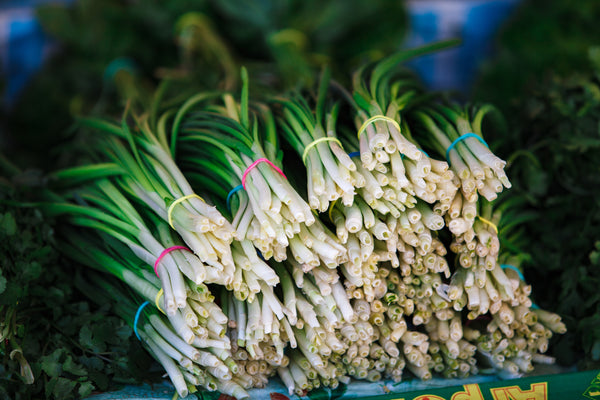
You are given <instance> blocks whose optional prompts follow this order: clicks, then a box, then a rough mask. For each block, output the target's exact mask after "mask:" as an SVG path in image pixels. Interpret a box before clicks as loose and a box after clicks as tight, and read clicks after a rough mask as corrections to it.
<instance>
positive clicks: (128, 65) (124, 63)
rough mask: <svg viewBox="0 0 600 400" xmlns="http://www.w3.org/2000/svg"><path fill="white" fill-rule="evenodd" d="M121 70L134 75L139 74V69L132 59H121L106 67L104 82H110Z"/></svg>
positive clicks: (116, 59)
mask: <svg viewBox="0 0 600 400" xmlns="http://www.w3.org/2000/svg"><path fill="white" fill-rule="evenodd" d="M121 70H125V71H129V72H131V73H132V74H134V75H135V74H136V73H137V67H136V65H135V63H134V62H133V60H132V59H131V58H127V57H119V58H115V59H114V60H112V61H111V62H110V64H108V65H107V66H106V69H105V70H104V80H105V81H110V80H111V79H112V78H113V77H114V76H115V75H116V74H117V72H119V71H121Z"/></svg>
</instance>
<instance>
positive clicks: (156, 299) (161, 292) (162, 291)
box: [154, 288, 166, 314]
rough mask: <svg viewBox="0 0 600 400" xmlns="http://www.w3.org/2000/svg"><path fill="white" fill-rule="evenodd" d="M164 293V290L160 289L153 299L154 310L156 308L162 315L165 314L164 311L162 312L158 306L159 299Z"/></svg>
mask: <svg viewBox="0 0 600 400" xmlns="http://www.w3.org/2000/svg"><path fill="white" fill-rule="evenodd" d="M164 293H165V291H164V290H162V288H161V289H160V290H159V291H158V293H156V297H155V298H154V304H156V308H158V310H159V311H160V312H161V313H163V314H166V313H165V311H164V310H163V309H162V308H160V305H159V301H160V297H161V296H162V295H163V294H164Z"/></svg>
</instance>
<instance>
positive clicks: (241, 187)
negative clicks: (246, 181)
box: [225, 185, 244, 211]
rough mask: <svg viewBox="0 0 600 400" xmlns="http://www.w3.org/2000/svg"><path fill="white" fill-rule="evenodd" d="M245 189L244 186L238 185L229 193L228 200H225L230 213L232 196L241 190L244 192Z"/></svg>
mask: <svg viewBox="0 0 600 400" xmlns="http://www.w3.org/2000/svg"><path fill="white" fill-rule="evenodd" d="M243 188H244V187H243V186H242V185H237V186H236V187H234V188H233V189H231V190H230V191H229V193H227V200H225V202H226V204H227V209H228V210H229V211H231V196H233V195H234V194H235V193H236V192H239V191H240V190H242V189H243Z"/></svg>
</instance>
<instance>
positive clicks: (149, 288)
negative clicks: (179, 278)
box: [60, 217, 248, 398]
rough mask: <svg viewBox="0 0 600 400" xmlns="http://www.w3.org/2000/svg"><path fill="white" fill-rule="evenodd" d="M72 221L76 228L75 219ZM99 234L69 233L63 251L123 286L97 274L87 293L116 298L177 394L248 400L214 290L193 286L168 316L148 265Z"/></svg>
mask: <svg viewBox="0 0 600 400" xmlns="http://www.w3.org/2000/svg"><path fill="white" fill-rule="evenodd" d="M69 219H70V220H71V221H72V222H76V221H74V220H75V219H76V218H74V217H69ZM76 223H77V224H79V225H82V226H86V225H87V224H86V223H82V221H79V222H76ZM93 232H95V233H90V231H89V230H86V231H81V230H74V229H73V228H66V229H63V230H62V231H61V236H62V237H63V240H62V241H61V243H60V246H61V249H62V250H63V251H64V252H65V253H67V254H68V255H69V256H70V257H72V258H73V259H75V260H77V261H79V262H80V263H81V264H83V265H87V266H89V267H92V268H93V269H96V270H98V271H101V272H104V273H106V272H109V273H110V274H112V275H113V276H115V277H117V278H119V279H120V280H121V281H122V284H121V285H119V284H118V282H114V281H112V280H110V278H105V277H102V276H96V275H97V274H96V275H93V278H90V279H89V280H90V281H89V282H88V283H87V284H85V287H82V290H85V292H86V293H88V295H90V296H91V297H93V298H94V299H95V300H96V301H98V300H100V299H104V298H111V300H112V301H113V302H115V304H116V309H117V312H118V313H119V314H120V316H121V317H122V318H124V319H125V320H126V321H128V323H129V324H130V325H131V326H132V328H133V330H134V332H135V334H136V336H138V338H139V340H140V341H142V343H144V345H145V346H146V347H147V348H148V350H149V352H150V353H151V354H152V355H153V356H154V358H155V359H156V360H157V361H158V362H159V363H160V364H161V365H162V366H163V367H164V369H165V371H166V372H167V374H168V376H169V378H170V380H171V382H172V383H173V385H174V386H175V389H176V391H177V393H178V394H179V395H180V396H181V397H185V396H186V395H187V394H188V393H189V392H194V391H196V390H197V387H201V388H204V389H206V390H210V391H214V390H220V391H222V392H224V393H229V394H231V395H233V396H236V397H238V398H247V397H248V394H247V392H246V391H245V390H244V389H243V387H242V386H241V385H239V384H238V383H237V382H236V381H234V380H233V375H234V374H235V373H236V372H237V370H238V367H237V365H236V363H235V361H234V360H233V358H232V355H231V352H230V349H231V343H230V340H229V337H228V336H226V335H225V332H226V329H227V318H226V316H225V315H224V313H223V312H222V311H221V309H220V307H219V306H217V305H216V304H215V303H214V296H213V295H212V294H211V292H210V289H209V288H208V287H207V286H206V285H204V284H200V285H191V284H190V281H187V282H186V288H185V289H186V292H187V300H186V304H185V306H184V307H182V308H181V309H179V310H177V312H176V313H174V314H166V313H165V311H164V310H165V308H166V304H167V300H166V294H163V293H166V291H164V290H161V281H160V279H159V278H157V277H156V276H155V275H154V274H153V273H151V272H149V271H148V269H147V268H146V266H145V265H144V261H143V259H141V258H140V257H138V255H136V254H135V252H133V251H131V250H129V249H128V248H127V246H125V245H124V244H123V242H120V241H119V240H115V237H114V236H113V235H111V234H107V233H104V231H103V230H102V229H100V230H96V231H93ZM174 254H175V253H173V255H174ZM173 258H174V259H175V257H173ZM163 272H166V271H163ZM88 276H89V275H88ZM92 281H93V284H92V283H91V282H92ZM123 284H124V285H123ZM78 285H79V286H81V285H82V284H81V282H80V283H79V284H78ZM132 297H133V298H132ZM135 307H138V312H136V309H135Z"/></svg>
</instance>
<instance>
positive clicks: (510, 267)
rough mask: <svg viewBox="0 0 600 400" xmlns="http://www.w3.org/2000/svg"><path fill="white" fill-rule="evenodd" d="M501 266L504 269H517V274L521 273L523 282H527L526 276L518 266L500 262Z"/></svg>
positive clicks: (520, 276)
mask: <svg viewBox="0 0 600 400" xmlns="http://www.w3.org/2000/svg"><path fill="white" fill-rule="evenodd" d="M500 268H502V269H507V268H508V269H512V270H513V271H515V272H516V273H517V274H519V278H521V280H522V281H523V282H525V277H524V276H523V273H522V272H521V271H519V269H518V268H517V267H515V266H514V265H508V264H500Z"/></svg>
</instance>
